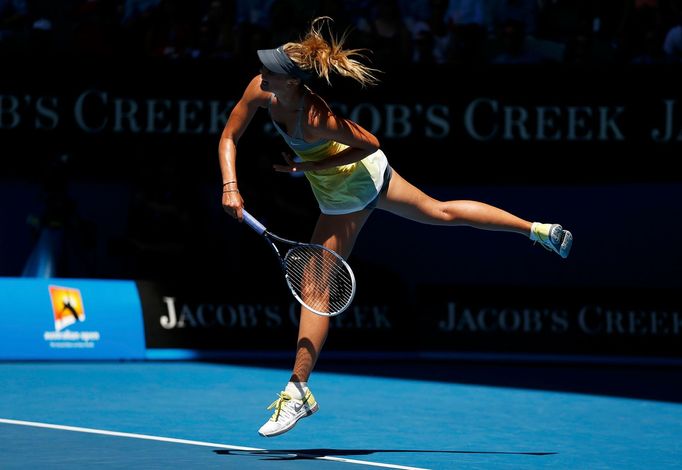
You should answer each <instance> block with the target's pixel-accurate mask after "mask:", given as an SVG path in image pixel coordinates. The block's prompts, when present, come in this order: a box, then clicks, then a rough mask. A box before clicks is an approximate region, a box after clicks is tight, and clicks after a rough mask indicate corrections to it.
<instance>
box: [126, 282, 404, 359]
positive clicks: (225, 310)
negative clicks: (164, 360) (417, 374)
mask: <svg viewBox="0 0 682 470" xmlns="http://www.w3.org/2000/svg"><path fill="white" fill-rule="evenodd" d="M282 283H283V281H282ZM137 285H138V290H139V292H140V299H141V301H142V307H143V312H144V326H145V337H146V344H147V348H148V349H189V350H204V351H220V350H234V351H237V350H239V351H245V350H252V351H254V352H258V351H272V350H281V351H289V350H293V348H294V347H295V345H296V337H297V336H296V335H297V331H298V321H299V313H300V311H299V310H300V306H299V304H298V303H297V302H296V301H294V300H293V298H292V297H291V295H290V294H289V293H288V291H287V290H286V288H285V287H283V286H281V287H282V288H280V289H278V288H276V287H275V288H273V286H276V283H273V284H268V287H267V288H264V287H262V286H263V285H262V284H259V286H260V287H259V288H254V287H249V286H244V285H239V284H237V283H226V284H225V285H211V284H210V283H208V284H202V285H195V284H192V283H184V284H173V283H153V282H147V281H138V283H137ZM228 286H229V287H228ZM384 294H385V295H373V296H372V297H371V298H368V296H367V295H366V294H362V293H358V295H357V296H356V301H355V302H354V304H353V306H351V307H350V308H349V309H348V310H346V311H345V312H344V313H343V314H342V315H339V316H336V317H333V318H331V320H330V322H331V330H332V334H330V336H329V339H328V341H327V343H326V345H325V347H326V348H331V349H338V350H346V349H363V350H386V349H389V350H401V349H404V348H410V347H411V343H410V342H409V341H407V333H408V332H409V327H408V326H409V323H410V322H409V318H406V317H405V316H404V315H403V313H404V311H402V310H401V309H399V308H398V305H399V304H398V303H397V301H396V300H395V299H392V298H391V296H390V295H388V293H387V292H385V291H384Z"/></svg>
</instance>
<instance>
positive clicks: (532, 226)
mask: <svg viewBox="0 0 682 470" xmlns="http://www.w3.org/2000/svg"><path fill="white" fill-rule="evenodd" d="M538 225H540V222H533V224H532V225H531V226H530V241H532V242H534V241H536V240H537V239H538V237H537V236H536V235H535V227H536V226H538Z"/></svg>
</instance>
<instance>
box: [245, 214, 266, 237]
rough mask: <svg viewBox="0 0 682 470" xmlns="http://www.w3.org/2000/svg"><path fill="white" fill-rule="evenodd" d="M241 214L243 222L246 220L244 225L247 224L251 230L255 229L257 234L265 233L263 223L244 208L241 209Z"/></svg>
mask: <svg viewBox="0 0 682 470" xmlns="http://www.w3.org/2000/svg"><path fill="white" fill-rule="evenodd" d="M242 216H243V217H244V222H246V225H248V226H249V227H251V228H252V229H253V230H255V231H256V232H258V234H259V235H263V233H265V231H266V230H267V229H266V228H265V225H263V224H261V223H260V222H258V221H257V220H256V219H255V217H254V216H252V215H251V214H249V213H248V212H246V210H245V209H242Z"/></svg>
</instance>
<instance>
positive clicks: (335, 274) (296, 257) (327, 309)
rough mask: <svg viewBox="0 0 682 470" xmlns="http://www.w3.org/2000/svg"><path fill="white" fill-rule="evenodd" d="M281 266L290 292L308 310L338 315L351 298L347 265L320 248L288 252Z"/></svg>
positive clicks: (309, 247)
mask: <svg viewBox="0 0 682 470" xmlns="http://www.w3.org/2000/svg"><path fill="white" fill-rule="evenodd" d="M285 267H286V272H287V279H288V281H289V285H290V286H291V288H292V290H293V291H294V292H295V293H296V295H297V296H298V298H299V299H300V300H301V301H302V303H303V304H304V305H305V306H306V307H308V308H309V309H311V310H314V311H317V312H322V313H329V314H333V313H338V312H341V311H343V310H344V309H345V308H346V307H347V306H348V304H349V302H350V300H351V299H352V297H353V276H352V274H351V273H350V272H349V269H348V267H347V265H346V264H345V262H344V261H343V259H341V258H340V257H339V256H338V255H335V254H333V253H331V252H330V251H328V250H325V249H324V248H322V247H316V246H304V247H296V248H293V249H291V250H290V251H289V252H288V253H287V255H286V257H285Z"/></svg>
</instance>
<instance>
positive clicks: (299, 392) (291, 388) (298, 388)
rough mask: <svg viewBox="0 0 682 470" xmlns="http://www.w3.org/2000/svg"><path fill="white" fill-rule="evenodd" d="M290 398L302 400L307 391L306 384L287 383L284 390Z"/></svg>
mask: <svg viewBox="0 0 682 470" xmlns="http://www.w3.org/2000/svg"><path fill="white" fill-rule="evenodd" d="M284 391H285V392H287V393H288V394H289V396H290V397H291V398H294V399H296V400H303V399H304V398H305V394H306V392H307V391H308V382H289V383H288V384H287V387H286V388H285V389H284Z"/></svg>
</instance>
